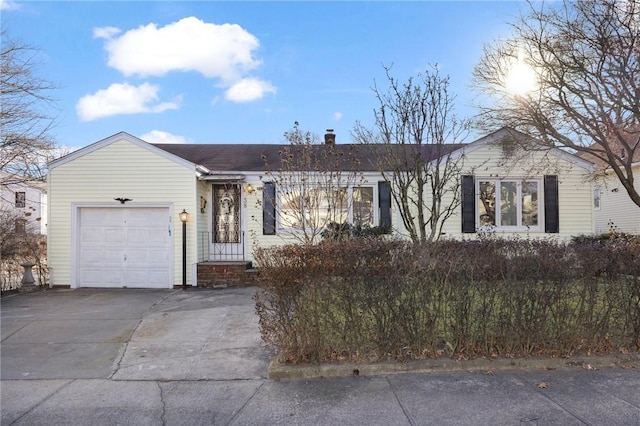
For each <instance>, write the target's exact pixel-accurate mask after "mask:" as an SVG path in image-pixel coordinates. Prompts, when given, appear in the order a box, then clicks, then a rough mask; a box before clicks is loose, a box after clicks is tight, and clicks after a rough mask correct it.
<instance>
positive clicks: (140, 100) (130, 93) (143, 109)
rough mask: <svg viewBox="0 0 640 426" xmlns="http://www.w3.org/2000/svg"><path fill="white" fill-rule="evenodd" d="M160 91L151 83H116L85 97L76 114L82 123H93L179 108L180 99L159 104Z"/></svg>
mask: <svg viewBox="0 0 640 426" xmlns="http://www.w3.org/2000/svg"><path fill="white" fill-rule="evenodd" d="M158 90H159V88H158V86H155V85H153V84H149V83H143V84H141V85H140V86H132V85H130V84H128V83H123V84H119V83H114V84H112V85H111V86H109V87H108V88H107V89H103V90H98V91H97V92H96V93H94V94H92V95H85V96H83V97H82V98H81V99H80V100H79V101H78V103H77V104H76V112H77V114H78V117H79V118H80V120H81V121H91V120H95V119H98V118H102V117H109V116H112V115H119V114H139V113H159V112H163V111H166V110H169V109H177V108H178V107H179V104H180V99H179V98H178V99H175V100H174V101H172V102H158Z"/></svg>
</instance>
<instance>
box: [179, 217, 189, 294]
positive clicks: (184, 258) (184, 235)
mask: <svg viewBox="0 0 640 426" xmlns="http://www.w3.org/2000/svg"><path fill="white" fill-rule="evenodd" d="M187 220H189V213H187V211H186V210H185V209H182V211H181V212H180V222H182V289H183V290H186V289H187Z"/></svg>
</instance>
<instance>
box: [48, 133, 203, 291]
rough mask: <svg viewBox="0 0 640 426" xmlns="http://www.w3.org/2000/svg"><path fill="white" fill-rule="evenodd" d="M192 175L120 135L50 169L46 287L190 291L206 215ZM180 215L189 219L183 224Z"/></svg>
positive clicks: (182, 163)
mask: <svg viewBox="0 0 640 426" xmlns="http://www.w3.org/2000/svg"><path fill="white" fill-rule="evenodd" d="M198 173H199V171H198V170H196V165H195V164H193V163H191V162H189V161H187V160H185V159H183V158H180V157H178V156H176V155H174V154H171V153H168V152H166V151H164V150H161V149H159V148H156V147H155V146H153V145H150V144H148V143H146V142H144V141H142V140H140V139H138V138H135V137H133V136H131V135H129V134H127V133H118V134H116V135H113V136H111V137H109V138H107V139H104V140H102V141H99V142H96V143H94V144H92V145H88V146H86V147H84V148H81V149H79V150H78V151H74V152H72V153H71V154H69V155H67V156H65V157H62V158H60V159H58V160H56V161H54V162H52V163H50V164H49V175H48V191H49V209H48V213H49V217H48V219H49V228H48V231H49V233H48V245H47V256H48V259H47V260H48V265H49V274H50V279H51V281H50V282H51V286H53V287H62V288H65V287H66V288H80V287H102V288H105V287H106V288H109V287H110V288H162V289H170V288H175V287H176V286H182V284H183V282H186V284H187V285H195V283H196V279H195V267H193V265H195V263H196V262H197V260H196V259H197V255H196V253H197V243H198V235H199V234H198V227H197V217H198V215H201V216H205V215H206V213H207V212H205V213H204V214H203V213H200V207H199V205H198V204H196V202H197V195H196V191H197V188H200V187H201V186H202V185H201V184H199V182H198V179H197V177H198ZM181 211H186V212H187V213H188V217H187V222H186V223H184V224H183V223H182V222H181V221H180V217H179V213H180V212H181ZM183 226H184V229H185V235H186V238H184V239H183V233H182V230H183ZM183 243H184V244H186V252H185V254H186V262H184V264H183ZM183 265H184V266H185V268H186V270H185V273H184V274H183ZM183 280H184V281H183Z"/></svg>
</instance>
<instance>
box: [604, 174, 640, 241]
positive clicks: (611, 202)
mask: <svg viewBox="0 0 640 426" xmlns="http://www.w3.org/2000/svg"><path fill="white" fill-rule="evenodd" d="M633 172H634V177H635V178H636V180H635V188H636V190H638V191H640V164H639V165H636V166H635V167H634V168H633ZM599 187H600V209H599V210H595V211H594V215H595V222H596V229H595V232H596V234H604V233H607V232H609V231H615V232H625V233H629V234H640V207H638V206H637V205H636V204H635V203H634V202H633V201H631V198H629V194H627V191H626V190H625V189H624V187H623V186H622V184H621V183H620V181H619V180H618V178H617V177H616V176H615V174H613V173H610V174H608V175H607V177H606V179H605V180H604V181H601V182H599Z"/></svg>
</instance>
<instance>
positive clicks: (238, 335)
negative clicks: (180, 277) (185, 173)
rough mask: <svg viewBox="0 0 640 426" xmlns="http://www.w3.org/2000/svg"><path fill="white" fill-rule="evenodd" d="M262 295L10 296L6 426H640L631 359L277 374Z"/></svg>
mask: <svg viewBox="0 0 640 426" xmlns="http://www.w3.org/2000/svg"><path fill="white" fill-rule="evenodd" d="M255 291H256V290H255V289H253V288H230V289H216V290H209V289H207V290H204V289H203V290H199V289H189V290H186V291H183V290H136V289H114V290H106V289H79V290H47V291H39V292H34V293H26V294H15V295H8V296H3V297H2V301H1V308H0V310H1V314H2V315H1V329H2V336H1V344H0V379H1V382H0V404H1V412H2V417H1V419H0V423H1V424H2V425H3V426H4V425H519V424H537V425H607V426H608V425H640V364H639V363H638V361H637V358H631V359H627V360H626V361H625V362H612V361H611V359H605V358H595V357H594V358H593V359H587V360H581V361H580V362H570V360H569V361H567V360H563V361H561V362H559V361H558V360H555V361H554V362H549V363H545V362H544V360H543V361H542V362H539V363H538V364H535V363H513V362H511V363H509V362H493V361H485V362H484V363H475V364H474V363H468V364H465V363H449V364H444V365H443V364H432V366H431V368H427V367H425V366H424V365H423V366H422V367H421V368H414V369H411V368H406V366H405V367H403V368H399V367H398V366H395V367H394V366H390V368H388V369H387V370H385V369H384V368H379V367H378V368H377V369H376V368H374V367H372V366H365V365H361V366H356V367H357V368H358V371H359V373H360V374H359V375H358V376H354V375H349V374H348V372H349V371H353V370H352V366H321V367H319V366H316V367H306V369H305V368H301V369H299V370H298V373H296V372H295V369H296V367H287V368H289V369H290V370H289V372H288V373H285V374H283V373H282V371H284V370H282V369H278V368H277V366H276V368H274V364H273V363H272V359H273V357H274V351H273V349H272V348H270V347H269V346H267V345H265V344H264V343H263V342H262V341H261V339H260V334H259V328H258V319H257V317H256V315H255V308H254V303H253V300H252V295H253V294H254V293H255ZM291 369H293V370H291ZM292 371H293V372H292ZM305 371H306V373H305ZM309 371H312V373H313V374H312V373H309ZM274 372H275V373H274ZM278 372H279V373H278ZM389 372H398V373H400V374H385V373H389ZM278 374H280V375H278ZM322 376H324V377H322ZM330 376H336V377H330ZM339 376H343V377H339ZM270 377H271V378H270ZM287 377H302V378H301V379H297V380H291V379H285V378H287ZM274 378H276V379H277V378H282V380H275V379H274Z"/></svg>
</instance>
